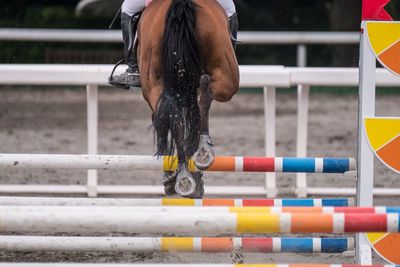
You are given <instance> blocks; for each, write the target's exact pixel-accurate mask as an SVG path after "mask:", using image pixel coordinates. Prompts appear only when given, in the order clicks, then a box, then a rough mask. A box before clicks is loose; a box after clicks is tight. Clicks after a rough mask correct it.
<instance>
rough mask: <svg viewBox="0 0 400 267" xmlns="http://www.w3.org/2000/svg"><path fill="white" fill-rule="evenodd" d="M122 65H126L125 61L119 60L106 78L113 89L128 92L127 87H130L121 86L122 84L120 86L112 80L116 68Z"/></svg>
mask: <svg viewBox="0 0 400 267" xmlns="http://www.w3.org/2000/svg"><path fill="white" fill-rule="evenodd" d="M123 63H126V60H125V59H121V60H120V61H118V62H117V63H116V64H115V66H114V68H113V70H112V71H111V74H110V77H108V83H109V84H111V85H113V86H115V87H118V88H122V89H125V90H129V87H130V86H129V85H123V84H120V83H116V82H115V81H114V80H113V76H114V72H115V70H116V69H117V67H118V66H119V65H121V64H123Z"/></svg>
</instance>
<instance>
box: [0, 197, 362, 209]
mask: <svg viewBox="0 0 400 267" xmlns="http://www.w3.org/2000/svg"><path fill="white" fill-rule="evenodd" d="M6 205H8V206H10V205H11V206H18V205H21V206H189V207H190V206H226V207H325V206H335V207H338V206H340V207H346V206H354V199H352V198H337V199H336V198H332V199H331V198H322V199H321V198H316V199H290V198H288V199H220V198H218V199H184V198H178V199H173V198H158V199H146V198H143V199H140V198H130V199H129V198H72V197H69V198H56V197H8V196H0V206H6Z"/></svg>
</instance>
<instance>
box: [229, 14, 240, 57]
mask: <svg viewBox="0 0 400 267" xmlns="http://www.w3.org/2000/svg"><path fill="white" fill-rule="evenodd" d="M238 28H239V22H238V16H237V14H236V13H234V14H233V15H232V16H230V17H229V30H230V34H231V41H232V46H233V49H234V50H236V44H237V42H238V40H237V32H238Z"/></svg>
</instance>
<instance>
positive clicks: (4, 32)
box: [0, 28, 360, 67]
mask: <svg viewBox="0 0 400 267" xmlns="http://www.w3.org/2000/svg"><path fill="white" fill-rule="evenodd" d="M238 40H239V44H245V45H247V44H253V45H271V44H285V45H296V46H297V66H298V67H305V66H306V65H307V45H309V44H326V45H332V44H358V43H359V40H360V33H358V32H287V31H285V32H281V31H277V32H264V31H245V32H243V31H240V32H238ZM0 41H29V42H68V43H71V42H84V43H120V42H122V35H121V31H120V30H84V29H82V30H76V29H16V28H0Z"/></svg>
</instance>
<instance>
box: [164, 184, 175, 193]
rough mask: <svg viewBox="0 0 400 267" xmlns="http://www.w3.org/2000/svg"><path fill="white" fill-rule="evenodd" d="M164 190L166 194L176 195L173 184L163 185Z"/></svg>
mask: <svg viewBox="0 0 400 267" xmlns="http://www.w3.org/2000/svg"><path fill="white" fill-rule="evenodd" d="M164 192H165V194H166V195H167V196H173V195H176V191H175V186H174V185H165V186H164Z"/></svg>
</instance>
